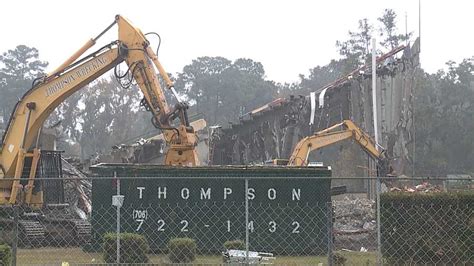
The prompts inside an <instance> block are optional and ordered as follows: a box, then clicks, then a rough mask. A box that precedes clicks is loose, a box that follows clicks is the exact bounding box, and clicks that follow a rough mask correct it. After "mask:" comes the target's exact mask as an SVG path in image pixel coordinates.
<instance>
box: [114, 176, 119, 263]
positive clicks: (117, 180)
mask: <svg viewBox="0 0 474 266" xmlns="http://www.w3.org/2000/svg"><path fill="white" fill-rule="evenodd" d="M114 177H115V180H116V182H117V196H120V179H118V178H117V173H116V172H114ZM116 231H117V263H120V204H118V205H117V230H116Z"/></svg>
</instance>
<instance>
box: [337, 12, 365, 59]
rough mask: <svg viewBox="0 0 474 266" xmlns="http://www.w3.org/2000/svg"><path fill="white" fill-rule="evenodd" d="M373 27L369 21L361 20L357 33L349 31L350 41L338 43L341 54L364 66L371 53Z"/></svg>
mask: <svg viewBox="0 0 474 266" xmlns="http://www.w3.org/2000/svg"><path fill="white" fill-rule="evenodd" d="M372 31H373V26H372V25H371V24H369V20H368V19H366V18H364V19H360V20H359V26H358V28H357V31H349V37H350V38H349V40H346V41H336V47H337V48H338V49H339V53H340V54H341V55H342V56H343V57H344V58H345V59H349V60H350V61H356V62H354V63H358V64H363V63H365V61H366V57H367V55H368V54H369V53H370V47H371V45H370V43H371V39H372Z"/></svg>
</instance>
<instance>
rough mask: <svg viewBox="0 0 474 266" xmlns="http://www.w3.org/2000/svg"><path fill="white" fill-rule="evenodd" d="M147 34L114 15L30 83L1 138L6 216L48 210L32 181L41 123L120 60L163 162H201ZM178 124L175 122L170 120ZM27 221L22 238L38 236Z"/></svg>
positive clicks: (0, 180) (0, 198)
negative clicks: (104, 39)
mask: <svg viewBox="0 0 474 266" xmlns="http://www.w3.org/2000/svg"><path fill="white" fill-rule="evenodd" d="M114 25H117V26H118V36H117V40H115V41H112V42H111V43H109V44H107V45H105V46H104V47H101V48H100V49H98V50H96V51H94V52H92V53H90V54H88V55H85V56H83V55H84V54H85V52H86V51H88V50H89V49H90V48H91V47H92V46H93V45H94V44H95V43H96V41H97V40H98V39H99V38H100V37H101V36H102V35H103V34H104V33H106V32H107V31H108V30H110V29H111V28H112V27H113V26H114ZM146 36H147V34H144V33H142V31H141V30H140V29H138V28H136V27H135V26H133V25H132V23H131V22H130V21H129V20H127V19H126V18H124V17H122V16H120V15H117V16H116V17H115V19H114V21H113V23H112V24H110V25H109V26H108V27H107V28H106V29H105V30H103V31H102V32H101V33H100V34H99V35H98V36H97V37H95V38H93V39H90V40H89V41H88V42H87V43H86V44H84V45H83V46H82V47H81V48H80V49H79V50H78V51H77V52H76V53H74V54H73V55H72V56H71V57H70V58H69V59H67V60H66V61H65V62H64V63H63V64H62V65H61V66H59V67H58V68H57V69H56V70H54V71H53V72H51V73H50V74H48V75H45V76H42V77H39V78H37V79H35V80H34V82H33V85H32V88H31V89H30V90H28V91H27V92H26V93H25V94H24V95H23V97H22V98H21V99H20V100H19V102H18V103H17V104H16V106H15V108H14V110H13V113H12V115H11V117H10V120H9V121H8V123H7V126H6V129H5V133H4V134H3V138H2V143H1V149H0V206H1V207H3V208H1V209H2V210H3V211H2V213H8V212H5V210H6V209H8V208H10V207H12V206H15V205H16V206H18V205H19V206H22V208H30V209H31V210H32V212H34V210H35V209H36V210H37V209H41V208H44V207H47V206H44V205H45V204H44V200H43V196H44V195H43V189H42V182H41V181H39V180H35V178H36V177H37V176H38V172H39V171H38V162H39V161H40V157H41V151H40V149H39V146H38V142H39V136H40V134H41V128H42V127H43V124H44V122H45V120H46V119H47V118H48V116H49V115H50V114H51V112H53V110H54V109H55V108H56V107H57V106H58V105H59V104H61V103H62V102H64V101H65V100H66V98H67V97H69V96H70V95H71V94H73V93H74V92H76V91H78V90H80V89H81V88H84V86H85V85H87V84H88V83H90V82H92V81H94V80H96V79H97V78H99V77H100V76H101V75H103V74H104V73H105V72H107V71H108V70H110V69H112V68H114V67H117V66H118V65H119V64H121V63H122V62H125V63H126V65H127V66H128V70H127V72H126V73H125V75H122V76H120V74H119V76H120V77H125V76H126V75H127V76H128V77H131V80H134V81H135V82H136V84H137V85H138V88H139V89H140V90H141V92H142V93H143V96H144V98H143V100H142V102H141V103H142V105H143V106H145V108H146V109H147V110H149V111H150V112H151V114H152V123H153V125H154V126H155V127H156V128H158V129H160V130H161V131H162V133H163V136H164V139H165V141H166V143H167V146H168V149H167V152H166V154H165V164H166V165H175V166H196V165H198V164H199V161H198V159H197V158H198V157H197V154H196V151H195V147H196V145H197V137H196V134H195V132H194V129H193V127H192V126H191V125H190V123H189V119H188V114H187V109H188V105H187V104H186V103H185V102H182V101H180V100H179V97H178V95H177V92H176V91H175V89H174V87H173V82H172V81H171V80H170V78H169V77H168V74H167V72H166V71H165V70H164V68H163V66H162V65H161V63H160V61H159V60H158V57H157V55H156V54H155V52H154V51H153V49H152V47H151V45H150V41H149V40H148V39H147V37H146ZM81 56H82V58H80V57H81ZM116 76H117V74H116ZM160 79H162V80H163V81H164V83H165V84H166V88H167V89H168V90H170V91H171V92H172V94H173V95H174V96H175V97H176V99H177V104H176V105H175V106H174V107H170V106H168V104H167V102H166V98H165V94H164V91H163V89H162V88H161V86H160ZM177 120H179V123H177V122H174V121H177ZM175 124H176V125H175ZM28 217H31V216H28ZM28 217H25V216H24V217H23V218H21V219H24V220H20V224H22V221H23V222H24V223H23V225H25V226H24V228H23V229H24V230H25V234H26V235H27V236H28V233H29V232H30V233H31V236H32V237H33V235H34V236H36V237H38V238H41V236H42V234H43V233H42V232H43V231H44V228H43V229H41V228H38V227H39V226H40V225H39V224H38V223H35V220H34V219H32V218H28ZM0 219H2V222H4V225H5V223H6V224H8V223H9V222H10V220H9V218H8V215H0ZM42 230H43V231H42ZM72 231H74V230H72ZM76 231H78V232H80V231H81V230H76ZM82 231H83V232H85V231H87V230H82Z"/></svg>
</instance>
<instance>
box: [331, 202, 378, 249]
mask: <svg viewBox="0 0 474 266" xmlns="http://www.w3.org/2000/svg"><path fill="white" fill-rule="evenodd" d="M332 202H333V208H334V211H333V213H334V216H333V217H334V218H333V219H334V223H333V226H334V229H333V232H334V243H335V247H336V249H338V250H341V249H342V250H343V249H346V250H352V251H358V250H361V251H362V250H364V251H367V250H375V249H376V246H375V243H377V241H376V221H375V219H376V217H375V201H374V200H370V199H366V198H360V197H359V198H358V197H352V198H350V197H348V196H345V197H344V198H343V199H340V200H333V201H332Z"/></svg>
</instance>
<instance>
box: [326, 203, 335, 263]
mask: <svg viewBox="0 0 474 266" xmlns="http://www.w3.org/2000/svg"><path fill="white" fill-rule="evenodd" d="M326 205H327V219H328V228H327V229H328V265H329V266H332V265H333V263H334V262H333V259H334V254H333V246H334V243H333V237H334V235H333V220H332V219H333V213H332V211H333V210H332V202H327V203H326Z"/></svg>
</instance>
